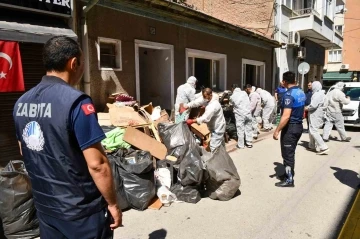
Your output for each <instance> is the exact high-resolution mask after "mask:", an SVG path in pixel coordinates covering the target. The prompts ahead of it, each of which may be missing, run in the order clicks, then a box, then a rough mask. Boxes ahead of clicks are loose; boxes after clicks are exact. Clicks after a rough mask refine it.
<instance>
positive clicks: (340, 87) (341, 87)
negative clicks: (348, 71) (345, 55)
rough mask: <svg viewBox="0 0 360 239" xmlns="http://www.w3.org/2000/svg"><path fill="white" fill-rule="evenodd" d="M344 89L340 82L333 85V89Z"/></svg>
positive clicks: (342, 83) (343, 84)
mask: <svg viewBox="0 0 360 239" xmlns="http://www.w3.org/2000/svg"><path fill="white" fill-rule="evenodd" d="M344 87H345V83H344V82H341V81H340V82H338V83H336V85H335V89H339V90H343V89H344Z"/></svg>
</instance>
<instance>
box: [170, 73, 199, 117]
mask: <svg viewBox="0 0 360 239" xmlns="http://www.w3.org/2000/svg"><path fill="white" fill-rule="evenodd" d="M196 82H197V79H196V78H195V77H194V76H190V77H189V78H188V80H187V82H186V83H185V84H183V85H181V86H179V87H178V88H177V94H176V100H175V123H179V122H181V121H185V120H187V119H188V118H189V111H185V112H183V113H182V114H180V113H179V108H180V104H186V103H189V102H190V101H193V100H195V98H196V97H197V94H195V92H196V91H195V88H196ZM200 96H201V94H200Z"/></svg>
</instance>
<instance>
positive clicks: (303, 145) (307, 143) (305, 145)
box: [298, 140, 309, 149]
mask: <svg viewBox="0 0 360 239" xmlns="http://www.w3.org/2000/svg"><path fill="white" fill-rule="evenodd" d="M298 145H300V146H302V147H304V148H305V149H307V148H308V147H309V142H308V141H305V140H301V142H300V143H298Z"/></svg>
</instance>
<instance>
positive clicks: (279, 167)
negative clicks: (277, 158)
mask: <svg viewBox="0 0 360 239" xmlns="http://www.w3.org/2000/svg"><path fill="white" fill-rule="evenodd" d="M274 165H275V168H274V171H275V173H274V174H272V175H269V177H270V178H274V177H276V176H277V177H280V176H283V175H284V174H285V167H284V165H283V164H282V163H278V162H274Z"/></svg>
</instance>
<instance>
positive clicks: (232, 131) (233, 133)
mask: <svg viewBox="0 0 360 239" xmlns="http://www.w3.org/2000/svg"><path fill="white" fill-rule="evenodd" d="M225 130H226V133H228V135H229V137H230V139H236V140H237V139H238V136H237V129H236V124H235V123H233V122H230V123H226V129H225Z"/></svg>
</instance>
